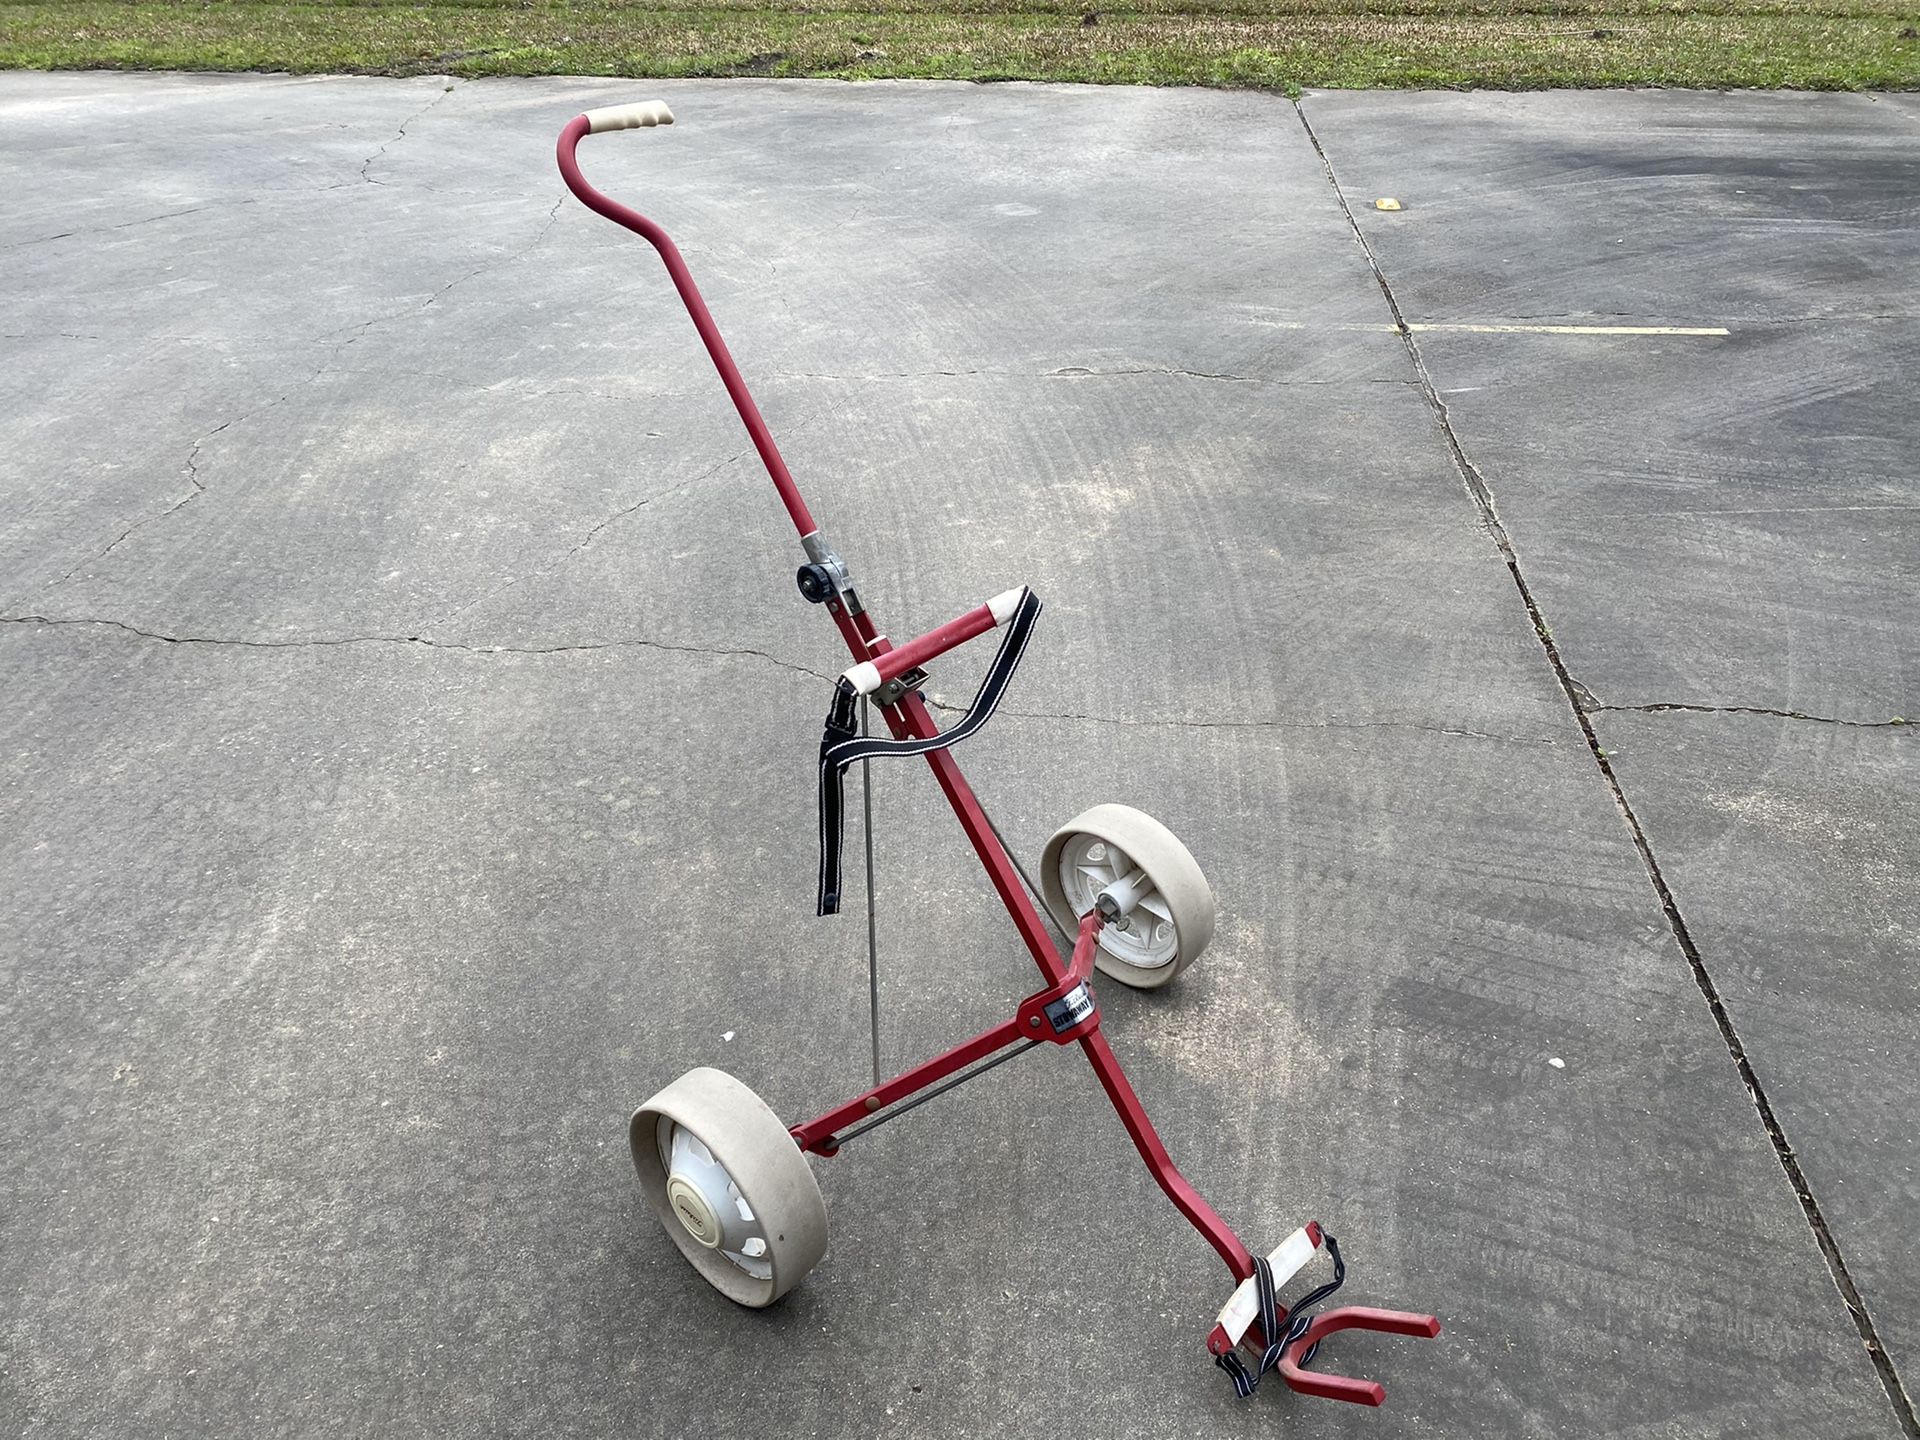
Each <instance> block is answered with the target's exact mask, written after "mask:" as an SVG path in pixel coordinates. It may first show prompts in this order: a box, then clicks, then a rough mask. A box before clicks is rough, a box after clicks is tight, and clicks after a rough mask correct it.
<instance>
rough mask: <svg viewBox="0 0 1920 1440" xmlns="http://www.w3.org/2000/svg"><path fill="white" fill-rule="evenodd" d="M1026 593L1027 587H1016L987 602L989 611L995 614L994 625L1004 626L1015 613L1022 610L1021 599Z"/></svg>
mask: <svg viewBox="0 0 1920 1440" xmlns="http://www.w3.org/2000/svg"><path fill="white" fill-rule="evenodd" d="M1026 593H1027V592H1026V589H1025V587H1023V586H1017V585H1016V586H1015V587H1014V588H1013V589H1011V590H1003V591H1001V592H1000V593H999V594H998V595H996V596H994V597H993V598H992V599H991V600H989V601H987V609H989V610H991V611H992V612H993V623H994V624H995V625H1004V624H1006V623H1007V621H1009V620H1011V619H1012V618H1013V612H1014V611H1016V610H1018V609H1019V608H1020V597H1021V596H1022V595H1024V594H1026Z"/></svg>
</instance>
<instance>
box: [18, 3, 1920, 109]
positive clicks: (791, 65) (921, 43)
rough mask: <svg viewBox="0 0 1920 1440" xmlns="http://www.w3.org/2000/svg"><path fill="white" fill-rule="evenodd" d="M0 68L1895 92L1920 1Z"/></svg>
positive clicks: (173, 48) (411, 40)
mask: <svg viewBox="0 0 1920 1440" xmlns="http://www.w3.org/2000/svg"><path fill="white" fill-rule="evenodd" d="M0 66H8V67H16V68H17V67H33V68H42V69H51V68H72V67H99V66H115V67H125V68H140V69H175V70H289V71H349V72H358V73H371V74H382V75H411V74H422V73H432V74H441V73H445V74H452V75H552V74H572V75H818V76H838V77H843V78H847V79H856V78H857V79H865V78H873V77H882V76H896V77H921V78H942V79H968V80H1016V79H1017V80H1085V81H1100V82H1113V83H1128V84H1149V85H1224V86H1246V87H1257V88H1265V89H1283V90H1296V89H1298V88H1300V87H1303V86H1459V87H1466V86H1489V87H1501V88H1511V89H1531V88H1538V87H1543V86H1549V85H1570V86H1603V85H1686V86H1706V87H1728V86H1769V87H1793V88H1800V89H1815V90H1851V89H1867V88H1876V89H1878V88H1885V89H1909V88H1916V87H1920V0H1126V3H1122V4H1115V5H1107V4H1105V3H1102V0H869V3H866V4H855V3H852V0H698V3H687V0H666V3H664V4H656V3H648V4H635V3H622V0H577V3H554V0H466V3H460V4H445V3H435V4H408V3H380V0H333V3H329V0H308V3H305V4H296V5H269V4H257V3H250V0H209V3H196V4H185V3H175V0H131V3H101V0H80V3H45V0H39V3H9V0H0Z"/></svg>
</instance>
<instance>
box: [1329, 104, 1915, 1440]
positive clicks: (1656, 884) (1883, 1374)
mask: <svg viewBox="0 0 1920 1440" xmlns="http://www.w3.org/2000/svg"><path fill="white" fill-rule="evenodd" d="M1293 108H1294V113H1295V114H1296V115H1297V116H1298V117H1299V119H1300V125H1301V128H1302V129H1304V130H1305V131H1306V134H1307V140H1308V143H1310V144H1311V145H1312V146H1313V151H1314V154H1315V155H1317V156H1318V157H1319V159H1320V164H1321V167H1322V169H1323V170H1324V171H1325V173H1326V178H1327V183H1328V185H1330V186H1331V187H1332V189H1333V195H1334V201H1335V203H1336V204H1337V205H1338V206H1339V207H1340V213H1341V214H1342V215H1343V216H1344V217H1345V218H1346V222H1347V225H1348V227H1349V228H1350V229H1351V230H1352V232H1353V237H1354V239H1355V240H1356V241H1357V242H1358V243H1359V245H1360V249H1361V252H1362V253H1363V254H1364V255H1365V256H1366V261H1367V268H1368V270H1369V271H1370V272H1371V273H1372V275H1373V279H1374V283H1375V284H1376V285H1378V286H1379V287H1380V295H1381V298H1382V299H1383V300H1384V301H1385V302H1386V306H1387V310H1388V313H1389V314H1391V315H1392V317H1393V323H1394V325H1395V327H1396V328H1397V329H1398V331H1399V332H1400V340H1401V343H1402V344H1403V345H1404V346H1405V347H1406V351H1407V358H1408V361H1409V363H1410V364H1411V365H1412V367H1413V372H1414V374H1415V375H1416V376H1417V377H1418V379H1419V382H1420V388H1421V392H1422V393H1423V394H1424V395H1425V396H1426V399H1427V403H1428V405H1429V406H1430V407H1431V408H1432V410H1433V412H1434V417H1435V420H1436V422H1437V423H1438V426H1439V429H1440V435H1441V438H1442V440H1443V441H1444V443H1445V445H1446V448H1447V453H1448V455H1449V456H1450V457H1451V458H1452V460H1453V464H1454V468H1455V470H1456V471H1458V473H1459V475H1460V479H1461V482H1462V484H1463V485H1464V486H1465V487H1466V490H1467V493H1468V495H1469V496H1470V497H1471V499H1472V500H1473V502H1474V504H1475V506H1476V507H1477V508H1478V509H1479V511H1480V516H1481V521H1482V523H1483V524H1484V525H1485V527H1486V530H1487V533H1488V534H1489V535H1490V536H1491V537H1492V539H1493V542H1494V544H1495V546H1496V547H1497V548H1498V550H1499V552H1500V557H1501V559H1502V560H1503V561H1505V563H1506V566H1507V571H1508V574H1509V575H1510V576H1511V577H1512V579H1513V584H1514V588H1515V589H1516V590H1517V591H1518V592H1519V595H1520V600H1521V603H1522V604H1523V605H1524V606H1525V607H1526V612H1527V616H1528V618H1529V620H1531V622H1532V624H1533V629H1534V634H1535V635H1536V637H1538V639H1539V641H1540V646H1541V649H1542V650H1543V651H1545V653H1546V659H1547V663H1548V665H1549V666H1550V667H1551V668H1552V670H1553V674H1554V678H1555V679H1556V680H1557V681H1558V682H1559V684H1560V688H1561V690H1562V691H1563V692H1564V693H1565V695H1566V697H1567V703H1568V705H1569V706H1571V707H1572V709H1573V713H1574V718H1575V719H1576V720H1577V721H1578V723H1579V725H1580V729H1581V731H1582V733H1583V734H1584V735H1585V737H1586V741H1587V748H1588V750H1589V751H1590V752H1591V753H1592V755H1593V761H1594V764H1595V765H1596V766H1597V767H1598V769H1599V771H1600V774H1601V777H1602V778H1603V779H1604V781H1605V783H1606V786H1607V789H1608V791H1609V793H1610V794H1611V795H1612V797H1613V803H1614V806H1615V808H1616V809H1618V811H1619V812H1620V816H1621V819H1622V820H1623V821H1624V823H1625V824H1626V827H1627V833H1628V834H1629V835H1630V836H1631V837H1632V840H1633V844H1634V848H1635V849H1636V850H1637V851H1638V852H1639V855H1640V861H1641V864H1642V866H1643V867H1644V869H1645V870H1646V874H1647V879H1648V882H1649V884H1650V885H1651V886H1652V887H1653V892H1654V895H1655V897H1656V898H1657V899H1658V901H1659V904H1660V909H1661V912H1662V914H1663V915H1664V916H1665V917H1666V921H1667V928H1668V930H1669V931H1670V932H1671V933H1672V935H1673V938H1674V943H1675V944H1676V945H1677V946H1678V947H1679V949H1680V953H1681V954H1682V955H1683V956H1684V957H1685V959H1686V962H1687V967H1688V969H1689V970H1690V971H1691V972H1692V974H1693V980H1694V984H1695V986H1696V987H1697V988H1698V989H1699V991H1700V994H1701V997H1702V999H1704V1000H1705V1001H1706V1005H1707V1010H1708V1012H1709V1014H1711V1016H1712V1017H1713V1023H1714V1026H1715V1028H1716V1029H1717V1030H1718V1031H1719V1034H1720V1038H1721V1041H1722V1043H1723V1044H1724V1045H1725V1046H1726V1048H1727V1055H1728V1058H1729V1059H1731V1060H1732V1061H1733V1065H1734V1069H1735V1071H1736V1073H1737V1074H1738V1075H1739V1077H1740V1081H1741V1084H1742V1085H1744V1086H1745V1087H1746V1091H1747V1097H1748V1099H1749V1100H1750V1101H1751V1103H1752V1105H1753V1108H1754V1112H1755V1114H1756V1115H1757V1116H1758V1118H1759V1120H1760V1123H1761V1126H1762V1128H1763V1129H1764V1130H1765V1131H1766V1134H1767V1139H1768V1141H1769V1142H1770V1143H1771V1145H1772V1147H1773V1152H1774V1158H1775V1159H1776V1160H1777V1161H1778V1162H1779V1165H1780V1168H1781V1170H1782V1171H1783V1172H1784V1174H1785V1176H1786V1178H1787V1181H1788V1183H1789V1184H1790V1185H1791V1186H1792V1187H1793V1193H1794V1198H1795V1199H1796V1200H1798V1201H1799V1204H1800V1210H1801V1213H1802V1215H1803V1216H1804V1217H1805V1219H1806V1222H1807V1227H1808V1229H1809V1230H1810V1231H1811V1232H1812V1235H1813V1239H1814V1243H1815V1244H1816V1245H1817V1246H1818V1247H1819V1250H1820V1254H1821V1258H1822V1259H1824V1260H1825V1261H1826V1265H1827V1273H1828V1274H1829V1275H1830V1276H1831V1277H1832V1279H1833V1283H1834V1286H1835V1288H1836V1289H1837V1290H1838V1291H1839V1292H1840V1297H1841V1299H1842V1301H1843V1302H1844V1303H1845V1305H1846V1308H1847V1312H1848V1315H1849V1317H1850V1318H1851V1319H1852V1321H1853V1324H1854V1329H1855V1330H1856V1332H1857V1333H1858V1334H1859V1337H1860V1342H1861V1344H1862V1345H1863V1346H1864V1347H1865V1348H1866V1351H1867V1355H1868V1358H1869V1359H1870V1360H1871V1361H1872V1364H1873V1367H1874V1371H1875V1373H1876V1374H1877V1375H1878V1376H1879V1379H1880V1384H1881V1387H1882V1388H1883V1389H1884V1390H1885V1391H1886V1395H1887V1399H1888V1402H1889V1403H1890V1404H1891V1405H1892V1407H1893V1411H1894V1414H1895V1417H1896V1419H1897V1420H1898V1422H1899V1424H1900V1426H1901V1428H1902V1430H1903V1431H1904V1432H1905V1433H1906V1434H1907V1435H1908V1436H1910V1437H1915V1440H1920V1417H1917V1416H1916V1413H1915V1409H1914V1403H1913V1398H1912V1396H1911V1395H1909V1394H1908V1392H1907V1388H1906V1385H1905V1383H1904V1382H1903V1381H1902V1379H1901V1377H1900V1373H1899V1371H1898V1370H1896V1369H1895V1368H1894V1364H1893V1361H1892V1359H1891V1358H1890V1357H1889V1356H1888V1354H1887V1351H1886V1347H1885V1345H1884V1344H1883V1343H1882V1342H1881V1339H1880V1334H1879V1328H1878V1326H1877V1325H1876V1324H1875V1322H1874V1319H1873V1315H1872V1313H1871V1312H1870V1311H1869V1310H1868V1309H1867V1303H1866V1300H1865V1299H1864V1298H1863V1297H1862V1296H1861V1294H1860V1288H1859V1286H1858V1285H1856V1284H1855V1283H1854V1279H1853V1274H1852V1271H1851V1270H1850V1269H1849V1268H1848V1266H1847V1261H1846V1256H1845V1255H1844V1254H1842V1253H1841V1250H1840V1243H1839V1241H1838V1239H1837V1238H1836V1237H1835V1236H1834V1233H1833V1229H1832V1227H1831V1226H1830V1225H1829V1224H1828V1223H1827V1218H1826V1214H1825V1212H1824V1210H1823V1209H1822V1208H1821V1205H1820V1201H1819V1199H1818V1198H1817V1197H1816V1196H1815V1195H1814V1193H1813V1186H1812V1184H1811V1182H1810V1181H1809V1180H1808V1178H1807V1174H1806V1172H1805V1171H1804V1170H1803V1169H1802V1168H1801V1165H1800V1159H1799V1156H1798V1154H1797V1153H1796V1152H1795V1150H1794V1147H1793V1145H1792V1143H1791V1142H1790V1141H1789V1140H1788V1139H1787V1133H1786V1129H1785V1127H1784V1126H1783V1125H1782V1123H1781V1121H1780V1117H1779V1114H1778V1113H1777V1112H1776V1111H1775V1110H1774V1108H1773V1102H1772V1101H1771V1100H1770V1099H1769V1098H1768V1096H1767V1091H1766V1087H1765V1086H1764V1085H1762V1084H1761V1082H1760V1075H1759V1072H1758V1071H1757V1070H1756V1069H1755V1067H1754V1064H1753V1061H1752V1059H1751V1057H1750V1056H1749V1055H1748V1054H1747V1047H1746V1042H1745V1041H1744V1040H1742V1039H1741V1037H1740V1032H1739V1030H1738V1028H1737V1027H1736V1026H1735V1025H1734V1023H1733V1016H1732V1015H1731V1014H1730V1013H1729V1011H1728V1010H1727V1007H1726V1003H1725V1001H1724V1000H1723V999H1722V997H1721V994H1720V987H1719V985H1718V983H1717V982H1716V981H1715V980H1714V978H1713V974H1712V972H1711V971H1709V970H1708V969H1707V964H1706V960H1705V958H1704V957H1703V956H1702V955H1701V953H1700V947H1699V946H1698V945H1697V944H1696V943H1695V942H1694V938H1693V932H1692V929H1691V927H1690V926H1689V925H1688V924H1687V920H1686V917H1685V916H1684V915H1683V914H1682V913H1681V910H1680V902H1679V900H1678V899H1677V897H1676V896H1675V895H1674V893H1673V888H1672V887H1671V886H1670V885H1669V884H1668V883H1667V877H1666V874H1665V872H1664V870H1663V869H1662V868H1661V865H1660V861H1659V859H1658V857H1657V856H1655V854H1654V853H1653V844H1652V842H1651V841H1650V840H1648V838H1647V834H1646V831H1645V830H1644V829H1643V828H1642V826H1641V824H1640V819H1639V816H1638V815H1636V814H1635V813H1634V809H1633V806H1632V804H1631V803H1630V802H1629V801H1628V799H1627V794H1626V790H1625V789H1624V787H1623V786H1622V785H1621V783H1620V778H1619V776H1618V775H1617V774H1616V773H1615V772H1614V769H1613V766H1612V764H1611V763H1609V761H1608V758H1607V752H1606V751H1605V750H1604V749H1602V748H1601V745H1600V739H1599V736H1598V735H1597V734H1595V732H1594V728H1593V721H1592V719H1591V718H1590V717H1589V716H1588V714H1587V711H1586V709H1585V707H1584V706H1583V704H1582V700H1581V697H1582V696H1583V695H1585V696H1587V698H1588V699H1589V700H1590V699H1591V698H1592V697H1591V694H1590V692H1588V691H1587V689H1586V687H1585V686H1583V685H1581V684H1580V683H1579V682H1578V681H1577V680H1575V679H1574V678H1573V675H1572V673H1571V672H1570V671H1569V670H1568V668H1567V664H1566V661H1565V659H1564V658H1563V657H1562V656H1561V654H1560V650H1559V647H1558V646H1557V645H1556V644H1555V643H1554V640H1553V632H1552V631H1551V630H1550V629H1549V628H1548V626H1547V622H1546V619H1545V616H1544V615H1543V613H1542V611H1541V608H1540V604H1539V602H1538V600H1537V599H1536V598H1535V596H1534V593H1533V588H1532V586H1530V585H1529V584H1528V583H1527V578H1526V575H1525V573H1524V572H1523V571H1522V569H1521V567H1520V557H1519V553H1518V551H1517V550H1516V549H1515V548H1514V544H1513V540H1512V538H1511V537H1510V536H1509V535H1508V533H1507V529H1506V525H1505V524H1504V523H1503V522H1502V521H1501V519H1500V515H1499V511H1498V510H1497V508H1496V507H1495V505H1494V501H1493V492H1492V490H1491V489H1490V488H1489V487H1488V485H1487V482H1486V479H1485V477H1483V476H1482V475H1481V474H1480V471H1479V469H1478V467H1477V466H1475V464H1474V463H1473V461H1472V459H1471V458H1470V457H1469V456H1468V455H1467V452H1466V449H1465V447H1464V446H1463V445H1462V444H1461V442H1460V437H1459V434H1458V432H1456V431H1455V429H1454V426H1453V418H1452V416H1451V415H1450V414H1449V413H1448V411H1447V405H1446V401H1445V400H1444V399H1443V398H1442V397H1441V393H1440V390H1439V387H1438V386H1436V385H1435V384H1434V381H1433V376H1432V374H1431V372H1429V371H1428V369H1427V363H1426V358H1425V357H1424V356H1423V355H1422V354H1421V351H1420V344H1419V341H1418V339H1417V338H1416V337H1415V335H1414V333H1413V332H1412V331H1411V330H1410V329H1409V328H1408V325H1407V319H1406V315H1405V313H1404V312H1403V311H1402V309H1401V307H1400V300H1399V297H1398V296H1396V295H1395V294H1394V291H1393V286H1392V284H1391V283H1390V282H1389V281H1388V279H1387V275H1386V271H1385V270H1383V269H1382V268H1381V266H1380V261H1379V257H1378V256H1376V255H1375V254H1374V252H1373V246H1372V245H1371V244H1369V243H1368V241H1367V236H1366V232H1365V231H1364V230H1362V229H1361V227H1360V222H1359V219H1358V218H1357V217H1356V216H1355V214H1354V212H1353V207H1352V206H1351V205H1350V204H1349V203H1348V201H1347V196H1346V192H1345V190H1344V189H1343V188H1342V187H1341V184H1340V177H1339V176H1338V175H1337V174H1336V173H1335V171H1334V168H1333V160H1332V158H1331V157H1330V156H1329V155H1328V154H1327V151H1326V147H1325V146H1323V145H1322V144H1321V143H1320V137H1319V135H1318V134H1317V133H1316V132H1315V131H1314V128H1313V123H1312V121H1310V120H1309V119H1308V118H1307V110H1306V105H1305V103H1304V102H1303V101H1299V100H1296V101H1295V102H1294V107H1293Z"/></svg>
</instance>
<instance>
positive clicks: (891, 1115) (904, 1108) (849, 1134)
mask: <svg viewBox="0 0 1920 1440" xmlns="http://www.w3.org/2000/svg"><path fill="white" fill-rule="evenodd" d="M1039 1043H1040V1042H1039V1041H1038V1040H1022V1041H1021V1042H1020V1043H1019V1044H1018V1045H1015V1046H1014V1047H1013V1048H1012V1049H1010V1050H1002V1051H1001V1052H1000V1053H999V1054H998V1055H992V1056H989V1057H988V1058H987V1059H985V1060H982V1061H981V1062H980V1063H979V1064H978V1065H975V1066H974V1067H973V1068H972V1069H971V1070H962V1071H961V1072H960V1073H959V1074H958V1075H954V1076H951V1077H950V1078H948V1079H945V1080H942V1081H941V1082H940V1083H939V1084H938V1085H929V1086H928V1087H927V1088H926V1089H925V1090H922V1091H921V1092H920V1093H919V1094H918V1095H915V1096H913V1097H912V1098H911V1099H908V1100H902V1101H901V1102H900V1103H899V1104H898V1105H896V1106H894V1107H893V1108H892V1109H891V1110H886V1111H883V1112H881V1113H880V1114H878V1115H876V1116H874V1117H873V1118H872V1119H871V1120H862V1121H861V1122H860V1123H859V1124H858V1125H851V1126H849V1127H848V1128H847V1129H845V1130H842V1131H841V1132H840V1133H839V1134H838V1135H836V1136H834V1137H833V1139H834V1145H835V1147H836V1148H837V1147H839V1146H841V1145H844V1144H846V1143H847V1141H849V1140H851V1139H853V1137H854V1136H856V1135H864V1134H866V1133H867V1131H869V1130H877V1129H878V1128H879V1127H880V1126H882V1125H884V1124H886V1123H887V1121H889V1120H895V1119H898V1118H899V1117H900V1116H902V1115H904V1114H906V1113H907V1112H908V1111H909V1110H911V1109H913V1108H914V1107H915V1106H916V1105H924V1104H926V1103H927V1101H929V1100H931V1099H933V1097H934V1096H936V1095H940V1094H943V1093H945V1092H946V1091H948V1090H951V1089H953V1087H954V1086H956V1085H964V1084H966V1083H967V1081H969V1080H974V1079H978V1078H979V1077H980V1076H982V1075H984V1074H986V1073H987V1071H989V1070H991V1069H993V1067H994V1066H996V1065H1004V1064H1006V1063H1007V1061H1009V1060H1011V1059H1013V1057H1014V1056H1016V1055H1024V1054H1026V1053H1027V1051H1029V1050H1031V1049H1033V1047H1034V1046H1036V1045H1038V1044H1039Z"/></svg>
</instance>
